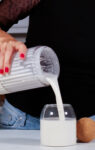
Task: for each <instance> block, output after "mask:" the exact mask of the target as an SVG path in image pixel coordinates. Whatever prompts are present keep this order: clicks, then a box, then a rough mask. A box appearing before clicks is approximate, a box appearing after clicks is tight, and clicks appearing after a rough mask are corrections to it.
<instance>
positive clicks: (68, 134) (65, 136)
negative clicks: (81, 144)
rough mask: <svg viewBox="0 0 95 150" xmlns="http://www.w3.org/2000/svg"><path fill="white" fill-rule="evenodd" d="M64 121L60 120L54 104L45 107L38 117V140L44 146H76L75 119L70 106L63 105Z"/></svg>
mask: <svg viewBox="0 0 95 150" xmlns="http://www.w3.org/2000/svg"><path fill="white" fill-rule="evenodd" d="M64 111H65V120H60V119H59V116H58V111H57V105H56V104H48V105H45V106H44V108H43V110H42V112H41V117H40V139H41V145H44V146H70V145H75V144H76V117H75V113H74V110H73V108H72V106H71V105H70V104H64Z"/></svg>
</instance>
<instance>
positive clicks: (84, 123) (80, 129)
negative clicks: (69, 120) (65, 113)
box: [77, 117, 95, 142]
mask: <svg viewBox="0 0 95 150" xmlns="http://www.w3.org/2000/svg"><path fill="white" fill-rule="evenodd" d="M77 138H78V140H79V141H81V142H90V141H92V140H93V139H95V121H93V120H92V119H90V118H86V117H85V118H81V119H80V120H78V121H77Z"/></svg>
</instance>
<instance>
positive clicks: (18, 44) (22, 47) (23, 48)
mask: <svg viewBox="0 0 95 150" xmlns="http://www.w3.org/2000/svg"><path fill="white" fill-rule="evenodd" d="M14 47H15V48H16V50H18V51H19V57H20V59H25V57H26V52H27V47H26V46H25V45H24V43H22V42H14Z"/></svg>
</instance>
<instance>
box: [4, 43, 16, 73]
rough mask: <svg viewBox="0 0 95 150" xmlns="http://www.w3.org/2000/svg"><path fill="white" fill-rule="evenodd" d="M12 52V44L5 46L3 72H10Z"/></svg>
mask: <svg viewBox="0 0 95 150" xmlns="http://www.w3.org/2000/svg"><path fill="white" fill-rule="evenodd" d="M14 52H15V51H14V49H13V47H12V45H11V44H8V45H7V48H6V53H5V59H4V72H5V74H7V73H9V72H10V68H11V63H12V58H13V55H14Z"/></svg>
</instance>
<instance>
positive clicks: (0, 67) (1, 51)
mask: <svg viewBox="0 0 95 150" xmlns="http://www.w3.org/2000/svg"><path fill="white" fill-rule="evenodd" d="M6 45H7V44H6V43H3V44H2V46H1V47H0V74H2V75H3V74H4V57H5V52H6Z"/></svg>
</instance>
